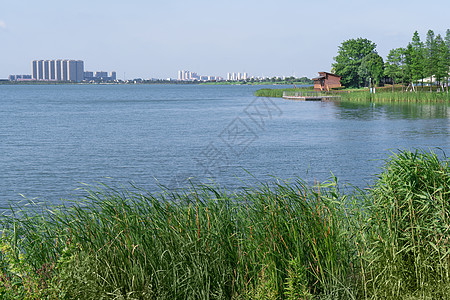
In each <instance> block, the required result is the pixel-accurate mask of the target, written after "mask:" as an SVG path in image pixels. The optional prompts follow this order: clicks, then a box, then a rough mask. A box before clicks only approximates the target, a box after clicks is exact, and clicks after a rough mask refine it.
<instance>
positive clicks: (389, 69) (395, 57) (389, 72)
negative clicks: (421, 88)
mask: <svg viewBox="0 0 450 300" xmlns="http://www.w3.org/2000/svg"><path fill="white" fill-rule="evenodd" d="M404 53H405V49H403V48H396V49H392V50H391V51H390V52H389V54H388V56H387V60H386V64H385V74H386V76H388V77H390V78H392V80H393V81H394V83H398V82H403V73H404V63H405V61H404ZM392 87H394V86H392Z"/></svg>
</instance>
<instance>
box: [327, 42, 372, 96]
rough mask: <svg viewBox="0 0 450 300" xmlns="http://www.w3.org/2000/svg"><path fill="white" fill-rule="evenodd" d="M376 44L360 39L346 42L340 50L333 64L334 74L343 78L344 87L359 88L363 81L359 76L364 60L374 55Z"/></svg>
mask: <svg viewBox="0 0 450 300" xmlns="http://www.w3.org/2000/svg"><path fill="white" fill-rule="evenodd" d="M375 48H376V44H375V43H373V42H372V41H369V40H368V39H363V38H358V39H350V40H347V41H344V42H343V43H342V44H341V46H339V49H338V55H337V56H336V57H335V58H334V60H335V63H333V64H332V66H333V69H334V72H335V73H336V74H337V75H339V76H341V77H342V78H341V82H342V85H344V86H346V87H359V86H361V83H362V80H361V78H360V76H359V75H358V70H359V67H360V66H361V62H362V60H363V58H364V57H365V56H366V55H368V54H369V53H374V52H375Z"/></svg>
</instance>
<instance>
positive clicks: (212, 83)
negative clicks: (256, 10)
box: [0, 80, 311, 86]
mask: <svg viewBox="0 0 450 300" xmlns="http://www.w3.org/2000/svg"><path fill="white" fill-rule="evenodd" d="M138 84H142V85H152V84H168V85H173V84H175V85H176V84H181V85H193V84H194V85H299V86H304V85H311V84H310V83H306V82H227V81H225V82H190V81H136V82H69V81H65V82H62V81H61V82H55V81H9V80H5V81H0V85H138Z"/></svg>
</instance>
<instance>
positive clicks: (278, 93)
mask: <svg viewBox="0 0 450 300" xmlns="http://www.w3.org/2000/svg"><path fill="white" fill-rule="evenodd" d="M312 90H313V87H311V86H308V87H299V88H288V89H259V90H257V91H256V92H255V96H256V97H272V98H282V97H283V92H298V91H312Z"/></svg>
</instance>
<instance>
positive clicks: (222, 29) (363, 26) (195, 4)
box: [0, 0, 450, 79]
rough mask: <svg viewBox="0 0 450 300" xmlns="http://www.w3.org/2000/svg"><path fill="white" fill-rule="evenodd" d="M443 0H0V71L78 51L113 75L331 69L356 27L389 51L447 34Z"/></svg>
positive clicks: (20, 70)
mask: <svg viewBox="0 0 450 300" xmlns="http://www.w3.org/2000/svg"><path fill="white" fill-rule="evenodd" d="M448 8H450V3H449V2H448V1H444V0H437V1H434V2H433V4H432V5H423V3H422V2H419V1H416V0H413V1H386V0H382V1H378V2H376V3H374V4H365V3H363V4H362V3H361V1H353V0H347V1H340V2H337V1H328V0H325V1H322V2H321V3H320V4H315V3H313V2H304V1H292V0H281V1H277V2H276V3H275V2H273V1H265V0H263V1H261V0H260V1H254V0H251V1H245V2H242V1H236V0H230V1H227V2H213V1H205V0H194V1H191V2H187V1H179V0H175V1H170V2H159V1H157V2H156V1H142V0H138V1H133V2H126V3H125V2H123V1H115V0H112V1H104V0H99V1H95V2H89V1H87V0H80V1H77V2H72V3H67V2H61V1H55V0H49V1H38V2H37V1H21V2H12V1H3V3H2V10H1V11H0V39H1V44H2V52H1V53H2V54H3V55H2V56H1V58H0V78H7V77H8V75H10V74H31V61H32V60H36V59H58V58H61V59H80V60H83V61H84V63H85V70H89V71H108V72H111V71H116V72H117V77H118V78H123V77H124V73H125V74H126V75H125V77H126V78H127V79H131V78H138V77H140V78H145V79H146V78H168V77H171V78H176V77H177V71H178V70H182V69H183V70H190V71H192V72H197V73H199V74H201V75H213V76H222V77H225V76H226V73H228V72H236V73H237V72H247V73H248V74H249V75H250V76H261V75H264V76H270V77H272V76H283V75H285V76H292V75H295V76H297V77H302V76H307V77H310V78H311V77H314V76H316V75H317V72H319V71H330V69H331V63H332V62H333V57H334V56H336V54H337V49H338V46H339V45H340V44H341V43H342V42H343V41H344V40H348V39H351V38H358V37H363V38H367V39H369V40H371V41H373V42H375V43H376V44H377V51H378V53H379V54H380V55H381V56H382V57H383V59H385V58H386V55H387V54H388V52H389V50H390V49H393V48H397V47H404V46H406V45H407V43H408V42H409V41H411V37H412V35H413V33H414V31H416V30H417V31H418V32H419V34H420V37H421V39H422V40H425V36H426V32H427V31H428V30H429V29H432V30H434V32H435V34H441V35H445V31H446V30H447V28H450V25H448V24H446V23H447V22H446V20H447V18H448V17H447V12H448Z"/></svg>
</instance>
